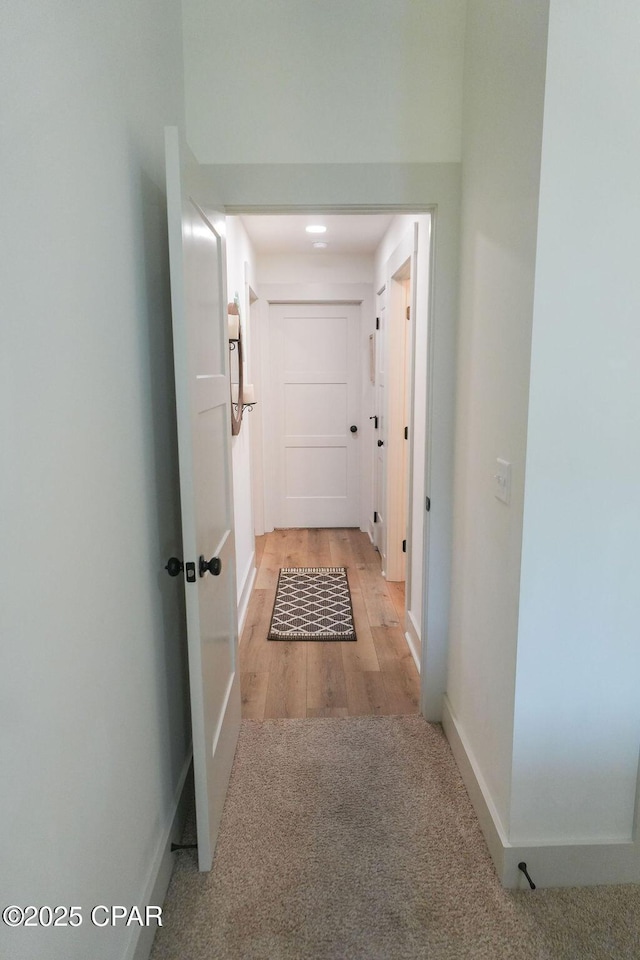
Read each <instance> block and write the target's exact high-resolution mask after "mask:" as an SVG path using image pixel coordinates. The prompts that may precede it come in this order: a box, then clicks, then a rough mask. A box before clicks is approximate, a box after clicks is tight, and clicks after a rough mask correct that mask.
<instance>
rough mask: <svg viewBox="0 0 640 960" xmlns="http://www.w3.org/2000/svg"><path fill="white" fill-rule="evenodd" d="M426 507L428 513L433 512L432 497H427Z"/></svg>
mask: <svg viewBox="0 0 640 960" xmlns="http://www.w3.org/2000/svg"><path fill="white" fill-rule="evenodd" d="M425 507H426V510H427V513H429V510H431V497H427V500H426V503H425Z"/></svg>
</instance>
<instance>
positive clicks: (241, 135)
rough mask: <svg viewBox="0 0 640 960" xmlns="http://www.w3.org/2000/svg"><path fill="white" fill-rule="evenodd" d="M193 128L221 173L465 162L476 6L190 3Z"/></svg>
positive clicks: (414, 0) (411, 1)
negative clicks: (465, 72) (466, 67)
mask: <svg viewBox="0 0 640 960" xmlns="http://www.w3.org/2000/svg"><path fill="white" fill-rule="evenodd" d="M183 9H184V43H185V65H186V102H187V129H188V136H189V141H190V144H191V146H192V148H193V149H194V151H195V153H196V155H197V156H198V157H199V158H200V159H201V160H202V161H203V162H205V161H206V162H209V163H252V164H259V163H278V162H286V163H309V162H313V163H334V162H350V163H369V162H387V161H391V162H404V163H407V162H437V161H457V160H459V158H460V102H461V89H462V50H463V38H464V11H465V3H464V0H447V3H442V2H441V0H349V3H344V0H324V2H322V3H318V2H316V0H271V2H269V3H265V2H264V0H236V2H235V3H229V2H226V0H185V3H184V4H183Z"/></svg>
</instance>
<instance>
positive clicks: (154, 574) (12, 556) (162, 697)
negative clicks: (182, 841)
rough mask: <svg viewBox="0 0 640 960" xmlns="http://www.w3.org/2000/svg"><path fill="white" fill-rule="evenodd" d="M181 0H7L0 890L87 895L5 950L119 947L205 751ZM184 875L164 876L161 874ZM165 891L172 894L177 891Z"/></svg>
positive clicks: (43, 952) (87, 953)
mask: <svg viewBox="0 0 640 960" xmlns="http://www.w3.org/2000/svg"><path fill="white" fill-rule="evenodd" d="M180 31H181V25H180V4H179V3H177V2H174V0H154V2H151V0H140V2H138V3H136V4H134V5H132V4H130V3H128V2H125V0H112V2H110V3H109V4H106V5H99V4H89V5H83V4H75V3H74V4H71V3H57V4H55V5H51V4H49V3H46V2H43V0H34V2H32V3H29V4H24V3H21V2H14V0H7V2H6V3H5V4H4V6H3V27H2V31H0V44H1V45H2V50H1V51H0V71H1V83H2V87H3V89H4V90H5V91H10V95H8V96H5V97H4V98H3V103H2V126H3V173H2V180H1V186H0V190H1V193H2V214H3V223H4V229H3V231H2V234H1V237H2V239H1V243H2V252H1V256H0V263H1V264H2V268H1V269H2V274H3V275H2V280H1V283H0V297H1V299H2V305H1V307H0V316H1V317H2V350H1V352H0V365H1V369H0V391H1V400H0V411H1V412H0V417H1V437H2V439H1V447H2V456H1V461H2V474H1V479H0V483H1V494H0V496H1V502H2V511H1V513H2V521H1V522H2V530H1V534H0V539H1V542H2V573H1V577H0V590H1V591H2V602H1V603H0V610H1V616H2V624H1V628H0V634H1V636H2V670H1V671H0V678H1V679H0V685H1V688H2V689H1V693H0V701H1V702H2V722H1V724H0V743H1V753H2V761H1V765H2V771H3V774H2V781H3V785H2V790H1V792H0V820H1V822H2V825H3V841H2V870H1V877H0V901H1V902H2V903H3V904H8V903H18V904H31V903H34V904H53V905H56V904H65V903H67V904H70V905H71V904H74V905H75V904H77V905H82V906H83V908H84V910H85V922H84V923H83V925H82V927H80V928H78V929H75V930H71V929H67V930H64V929H62V928H60V929H56V930H55V931H54V933H55V936H54V935H52V931H51V930H37V929H33V930H17V931H10V930H9V929H8V928H7V927H6V926H4V925H2V927H0V944H1V946H0V953H2V956H3V958H5V960H13V958H18V957H20V958H24V957H26V956H30V957H36V956H37V957H45V956H46V957H47V958H49V960H57V958H60V960H73V958H77V960H86V958H87V957H92V958H93V960H121V958H123V957H125V956H127V957H129V956H131V953H130V950H132V949H133V942H132V936H134V933H135V932H134V931H133V930H132V928H129V929H126V928H119V929H97V928H96V927H93V926H92V925H91V923H90V922H89V920H88V917H89V910H90V908H91V907H92V906H93V905H95V904H99V903H105V904H110V903H122V904H134V903H141V902H145V901H146V902H156V901H155V900H154V899H150V898H152V897H154V896H156V895H159V894H158V890H156V892H155V893H154V891H153V889H152V885H153V881H154V880H155V876H156V871H157V870H158V868H159V867H161V866H163V868H164V867H166V866H167V864H168V865H169V866H170V860H164V861H163V860H162V854H163V853H164V849H165V842H166V841H167V840H168V837H169V831H170V828H171V824H172V821H173V817H174V814H175V812H176V805H177V800H178V796H179V792H180V788H181V783H182V777H183V776H184V774H185V773H186V770H185V762H186V761H187V760H188V748H189V741H190V732H189V731H190V724H189V719H188V703H187V694H186V664H185V653H186V651H185V638H184V623H183V609H182V600H181V598H182V595H183V588H182V584H181V581H180V580H179V579H178V580H171V579H170V578H169V577H168V576H167V574H166V573H165V572H164V570H163V566H164V564H165V563H166V560H167V558H168V557H169V556H171V555H172V554H178V555H179V552H180V521H179V505H178V487H177V473H176V457H175V413H174V406H173V369H172V356H171V330H170V313H169V287H168V264H167V240H166V217H165V199H164V196H165V193H164V158H163V125H164V124H166V123H180V122H181V114H182V89H181V88H182V76H181V73H182V64H181V46H180ZM163 875H164V877H165V879H166V880H167V881H168V877H167V876H166V874H163ZM161 892H162V891H161V890H160V895H161Z"/></svg>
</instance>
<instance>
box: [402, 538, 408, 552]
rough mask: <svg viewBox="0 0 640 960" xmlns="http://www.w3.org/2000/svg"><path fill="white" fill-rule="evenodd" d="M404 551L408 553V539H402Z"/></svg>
mask: <svg viewBox="0 0 640 960" xmlns="http://www.w3.org/2000/svg"><path fill="white" fill-rule="evenodd" d="M402 552H403V553H406V552H407V541H406V540H403V541H402Z"/></svg>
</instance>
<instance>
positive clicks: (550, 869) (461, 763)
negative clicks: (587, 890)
mask: <svg viewBox="0 0 640 960" xmlns="http://www.w3.org/2000/svg"><path fill="white" fill-rule="evenodd" d="M442 725H443V727H444V732H445V734H446V736H447V740H448V741H449V745H450V747H451V752H452V753H453V756H454V758H455V761H456V763H457V765H458V769H459V770H460V774H461V776H462V779H463V781H464V785H465V787H466V788H467V793H468V794H469V797H470V799H471V803H472V804H473V807H474V809H475V812H476V815H477V817H478V820H479V822H480V828H481V830H482V833H483V834H484V838H485V840H486V842H487V846H488V848H489V853H490V854H491V858H492V860H493V863H494V866H495V868H496V871H497V874H498V877H499V878H500V881H501V883H502V884H503V886H505V887H510V888H514V889H520V890H527V889H528V888H529V885H528V883H527V880H526V878H525V876H524V874H523V873H522V872H521V871H520V870H519V869H518V864H519V863H521V862H524V863H526V864H527V870H528V872H529V874H530V875H531V878H532V879H533V881H534V883H535V884H536V886H537V887H587V886H595V885H597V884H612V883H638V882H640V843H638V842H637V841H636V842H634V841H633V840H631V839H630V840H628V841H608V840H604V841H601V842H595V841H588V842H585V843H576V842H575V841H573V842H572V841H571V840H568V841H567V842H566V843H558V842H557V841H553V842H549V843H546V842H534V843H531V842H527V841H518V842H517V843H511V842H510V841H509V840H508V839H507V835H506V831H505V829H504V826H503V824H502V822H501V820H500V817H499V816H498V812H497V810H496V808H495V804H494V803H493V800H492V798H491V794H490V792H489V789H488V788H487V785H486V783H485V781H484V778H483V777H482V774H481V772H480V769H479V766H478V764H477V762H476V760H475V758H474V755H473V752H472V750H471V749H470V747H469V744H468V742H467V740H466V737H465V735H464V731H463V730H462V729H461V726H460V723H459V721H458V720H457V718H456V716H455V714H454V712H453V710H452V708H451V704H450V703H449V700H448V698H447V697H446V696H445V698H444V706H443V712H442Z"/></svg>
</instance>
